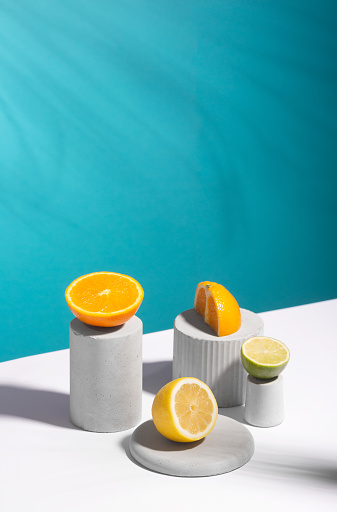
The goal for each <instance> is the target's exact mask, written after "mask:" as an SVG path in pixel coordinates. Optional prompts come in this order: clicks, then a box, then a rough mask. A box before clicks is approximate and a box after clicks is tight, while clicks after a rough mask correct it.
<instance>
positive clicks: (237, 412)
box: [219, 405, 248, 425]
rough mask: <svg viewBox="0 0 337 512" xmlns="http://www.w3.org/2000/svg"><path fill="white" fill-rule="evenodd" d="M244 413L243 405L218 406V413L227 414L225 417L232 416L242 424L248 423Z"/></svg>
mask: <svg viewBox="0 0 337 512" xmlns="http://www.w3.org/2000/svg"><path fill="white" fill-rule="evenodd" d="M244 414H245V406H244V405H239V406H238V407H220V408H219V415H221V416H227V418H232V419H233V420H236V421H238V422H239V423H242V424H243V425H248V423H247V422H246V420H245V419H244Z"/></svg>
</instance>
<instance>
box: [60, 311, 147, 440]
mask: <svg viewBox="0 0 337 512" xmlns="http://www.w3.org/2000/svg"><path fill="white" fill-rule="evenodd" d="M142 334H143V324H142V321H141V320H140V319H139V318H138V317H136V316H134V317H132V318H131V319H130V320H129V321H128V322H126V323H125V324H123V325H120V326H118V327H109V328H106V327H95V326H91V325H87V324H84V323H83V322H81V321H80V320H78V319H77V318H74V319H73V320H72V321H71V322H70V419H71V421H72V423H73V424H74V425H76V426H77V427H80V428H83V429H84V430H89V431H91V432H119V431H122V430H127V429H129V428H131V427H134V426H135V425H136V424H137V423H138V422H139V421H140V420H141V414H142Z"/></svg>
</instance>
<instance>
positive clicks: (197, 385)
mask: <svg viewBox="0 0 337 512" xmlns="http://www.w3.org/2000/svg"><path fill="white" fill-rule="evenodd" d="M217 417H218V405H217V403H216V400H215V397H214V395H213V393H212V391H211V390H210V388H209V387H208V386H207V385H206V384H205V383H204V382H202V381H200V380H199V379H196V378H194V377H182V378H180V379H175V380H173V381H171V382H168V383H167V384H166V385H165V386H164V387H162V388H161V389H160V390H159V391H158V393H157V395H156V396H155V398H154V401H153V405H152V418H153V422H154V424H155V426H156V428H157V430H158V431H159V432H160V433H161V434H162V435H163V436H164V437H166V438H167V439H171V440H172V441H177V442H182V443H186V442H187V443H188V442H193V441H198V440H199V439H202V438H203V437H205V436H207V435H208V434H209V433H210V432H211V430H212V429H213V427H214V425H215V422H216V420H217Z"/></svg>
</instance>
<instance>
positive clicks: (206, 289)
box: [194, 281, 241, 336]
mask: <svg viewBox="0 0 337 512" xmlns="http://www.w3.org/2000/svg"><path fill="white" fill-rule="evenodd" d="M194 309H195V310H196V311H197V312H198V313H199V315H201V316H202V317H203V319H204V320H205V322H206V324H208V325H209V326H210V327H211V328H212V330H213V331H214V332H215V334H216V335H217V336H228V335H230V334H233V333H234V332H236V331H238V330H239V329H240V326H241V312H240V307H239V305H238V303H237V301H236V300H235V298H234V297H233V295H232V294H231V293H230V292H229V291H228V290H227V289H226V288H225V287H224V286H222V285H221V284H218V283H213V282H212V281H203V282H201V283H199V284H198V286H197V289H196V292H195V298H194Z"/></svg>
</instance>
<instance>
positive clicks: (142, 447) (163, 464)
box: [130, 416, 254, 477]
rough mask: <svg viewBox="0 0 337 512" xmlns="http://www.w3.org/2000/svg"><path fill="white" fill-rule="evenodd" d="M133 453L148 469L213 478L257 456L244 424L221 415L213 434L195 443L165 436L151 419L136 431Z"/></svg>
mask: <svg viewBox="0 0 337 512" xmlns="http://www.w3.org/2000/svg"><path fill="white" fill-rule="evenodd" d="M130 452H131V455H132V456H133V457H134V458H135V459H136V461H137V462H139V463H140V464H142V465H143V466H145V467H146V468H148V469H151V470H153V471H157V472H159V473H164V474H166V475H173V476H191V477H192V476H211V475H219V474H221V473H228V472H229V471H233V470H234V469H237V468H239V467H241V466H243V465H244V464H246V463H247V462H248V461H249V460H250V459H251V457H252V456H253V453H254V439H253V436H252V435H251V433H250V432H249V430H248V429H247V428H246V427H245V426H244V425H241V423H239V422H237V421H235V420H233V419H231V418H227V417H225V416H219V417H218V419H217V422H216V424H215V427H214V428H213V430H212V432H211V433H210V434H209V435H208V436H207V437H205V438H204V439H202V440H200V441H196V442H194V443H176V442H174V441H170V440H169V439H166V438H165V437H163V436H162V435H161V434H160V433H159V432H158V431H157V429H156V427H155V426H154V423H153V421H152V420H149V421H146V422H145V423H142V424H141V425H139V427H137V428H136V429H135V431H134V432H133V434H132V436H131V439H130Z"/></svg>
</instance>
